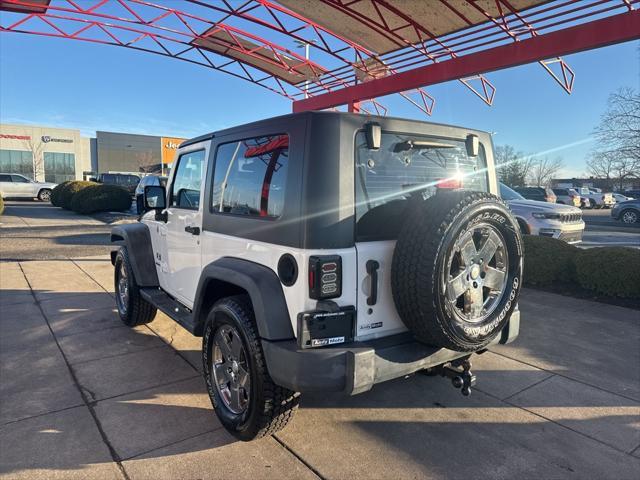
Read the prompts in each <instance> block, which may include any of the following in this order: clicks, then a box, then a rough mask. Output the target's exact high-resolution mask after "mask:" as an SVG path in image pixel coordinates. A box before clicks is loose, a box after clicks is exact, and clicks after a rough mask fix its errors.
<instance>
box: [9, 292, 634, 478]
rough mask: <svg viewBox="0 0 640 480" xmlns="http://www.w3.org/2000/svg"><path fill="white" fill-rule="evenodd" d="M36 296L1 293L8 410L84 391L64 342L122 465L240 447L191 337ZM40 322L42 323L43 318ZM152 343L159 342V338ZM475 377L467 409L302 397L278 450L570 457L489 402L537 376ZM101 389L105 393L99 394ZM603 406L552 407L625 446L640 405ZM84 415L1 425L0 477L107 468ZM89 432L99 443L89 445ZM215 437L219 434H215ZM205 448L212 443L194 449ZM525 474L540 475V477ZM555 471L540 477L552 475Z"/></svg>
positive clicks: (416, 390)
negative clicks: (505, 387) (494, 388)
mask: <svg viewBox="0 0 640 480" xmlns="http://www.w3.org/2000/svg"><path fill="white" fill-rule="evenodd" d="M34 293H35V296H36V298H38V300H39V305H37V306H38V308H37V309H33V308H31V307H29V308H27V307H25V305H26V304H33V298H27V295H25V291H24V290H6V289H5V290H3V291H2V299H1V300H2V301H1V302H0V305H1V310H2V314H1V315H0V332H1V333H2V335H0V338H1V340H0V341H1V342H2V343H0V359H2V362H0V363H1V365H2V377H3V382H2V388H1V390H0V392H1V397H2V398H0V405H8V404H12V403H16V402H23V401H25V400H24V399H25V398H27V397H31V398H32V399H33V398H36V399H39V398H49V397H51V396H52V395H53V396H55V395H57V394H58V392H59V391H58V390H56V388H54V386H52V383H51V382H49V383H47V381H46V378H47V377H50V378H53V379H54V380H55V384H56V385H59V384H61V383H64V382H67V383H68V386H69V388H71V387H73V388H75V386H73V385H72V383H73V382H71V381H70V380H69V379H66V380H62V379H61V378H62V377H61V375H62V373H61V372H64V371H65V370H66V369H67V365H65V362H64V361H61V356H60V354H59V352H58V351H57V347H56V344H57V345H59V348H60V349H61V350H62V352H63V353H64V355H65V357H66V361H67V362H68V363H69V364H70V369H71V371H72V373H73V379H74V381H75V382H77V383H78V385H79V387H80V388H81V389H82V390H83V392H84V394H85V396H86V398H87V399H88V401H89V406H90V408H91V409H92V411H93V412H94V414H95V417H96V418H97V420H98V421H99V422H100V426H101V429H102V430H103V432H104V436H105V440H106V441H107V442H108V444H109V446H110V447H111V448H113V450H114V451H115V452H116V454H117V455H118V456H119V458H120V459H122V460H126V459H130V458H133V459H135V458H139V457H140V456H144V458H151V459H153V458H158V459H159V458H164V457H173V456H178V455H181V454H186V453H193V452H200V451H211V455H212V456H213V455H215V454H216V451H218V450H219V449H224V448H226V447H227V446H229V445H231V444H235V443H236V442H235V440H234V439H233V437H231V436H230V435H228V434H226V433H224V432H222V430H221V428H222V427H221V425H220V423H219V422H218V420H217V419H216V417H215V414H214V412H213V409H212V408H211V405H210V403H209V399H208V395H207V393H206V389H205V384H204V381H203V379H202V378H201V376H199V373H198V371H197V366H195V365H194V364H193V360H192V359H193V358H198V357H199V355H200V353H199V339H196V338H191V340H189V338H190V337H189V336H188V335H189V334H188V333H186V332H185V331H184V330H182V329H181V327H179V326H177V325H176V324H175V323H174V322H172V321H171V320H170V319H168V318H167V317H166V316H164V315H162V314H158V315H157V317H156V318H155V320H154V321H153V322H152V323H151V324H150V325H149V327H150V328H147V327H136V328H134V329H130V328H128V327H125V326H122V325H121V324H120V323H119V319H118V318H117V314H116V313H115V311H114V308H113V307H114V304H113V298H112V297H111V296H109V295H107V294H106V293H83V292H76V291H66V292H57V291H51V290H37V291H35V292H34ZM40 310H41V311H42V312H43V313H44V315H45V316H46V322H45V321H44V319H41V318H40V319H39V318H37V316H38V315H40V313H39V312H40ZM49 327H50V328H51V330H52V331H53V335H52V334H51V331H50V330H49ZM156 333H157V334H158V335H160V337H161V338H162V340H163V342H160V341H159V340H158V339H157V338H154V337H155V336H156ZM550 340H551V339H550ZM169 351H170V352H172V353H171V354H169V353H168V352H169ZM190 360H191V361H190ZM179 363H180V364H183V365H182V367H181V368H182V370H181V371H179V372H178V373H175V372H176V364H179ZM27 368H28V369H29V371H32V372H33V374H32V376H34V378H35V380H34V381H30V382H28V383H24V382H21V381H20V380H19V379H21V378H24V377H25V373H26V369H27ZM182 372H186V373H182ZM478 374H479V389H480V390H481V392H474V393H473V394H472V396H471V397H468V398H467V397H462V396H461V395H460V393H459V390H456V389H454V388H452V387H451V385H450V383H449V382H448V381H447V380H445V379H442V378H440V377H428V376H424V375H414V376H410V377H408V378H402V379H397V380H393V381H390V382H387V383H384V384H380V385H377V386H375V387H374V388H373V389H372V390H371V391H370V392H366V393H363V394H361V395H357V396H353V397H348V396H343V395H339V394H325V393H319V394H309V395H304V396H303V400H302V404H301V408H300V412H299V413H298V417H297V418H294V420H293V422H294V423H293V425H292V426H290V427H289V428H288V429H287V430H285V431H284V432H283V434H282V436H281V438H283V439H285V440H284V441H286V442H287V443H292V444H299V445H302V446H304V445H307V444H308V443H309V442H312V443H313V442H319V443H323V444H325V445H324V446H323V449H325V450H326V451H327V455H328V458H339V457H340V456H341V455H342V454H343V453H344V449H345V443H344V442H343V441H341V440H340V441H339V440H336V441H335V443H331V440H332V439H333V438H336V439H340V438H349V436H350V435H354V433H353V432H357V433H356V435H358V436H363V438H366V439H369V440H371V439H375V441H376V442H378V445H380V444H382V445H385V448H388V449H390V450H391V451H396V452H402V454H403V455H405V456H407V457H408V458H411V459H412V462H413V463H416V464H418V465H422V466H423V467H424V469H425V471H427V470H428V469H430V468H446V467H447V464H446V462H445V461H444V460H443V458H444V454H443V452H447V451H450V452H453V451H456V450H459V448H460V445H461V442H462V439H465V441H464V442H463V443H464V444H465V445H466V446H467V447H465V448H470V449H473V450H475V451H477V452H479V453H481V454H482V455H483V456H481V457H478V456H474V458H476V460H474V462H475V463H474V464H472V463H465V461H464V460H460V459H459V458H458V460H457V462H458V463H459V465H458V466H457V467H456V469H454V470H453V471H447V472H448V473H447V476H448V477H449V478H456V477H462V476H463V475H462V474H463V473H464V474H466V475H467V478H469V477H468V475H472V471H473V468H475V469H476V470H475V471H476V474H477V472H491V468H495V463H494V460H493V458H494V456H495V454H496V452H497V451H498V449H505V451H507V452H508V451H512V453H514V455H516V454H517V455H520V459H519V460H518V459H517V458H515V456H514V458H513V459H511V460H507V459H506V457H507V455H506V454H500V456H501V459H502V460H501V461H503V462H506V464H508V465H510V467H509V468H508V469H507V471H510V472H511V473H512V474H513V476H517V474H518V473H522V472H523V471H525V465H526V463H523V462H525V461H526V462H528V461H529V460H530V461H531V462H532V463H531V464H530V465H533V466H535V465H538V464H540V462H541V460H540V458H537V457H535V456H536V455H538V454H537V453H536V452H535V451H532V452H529V450H527V449H523V448H522V447H521V445H523V444H530V443H531V440H530V439H531V438H534V439H537V440H536V441H542V442H544V441H545V439H547V440H549V441H550V442H551V444H553V445H555V446H558V447H561V446H565V447H567V445H565V443H563V442H567V441H568V440H566V439H565V440H562V441H560V440H558V442H559V443H558V442H556V443H555V444H554V442H555V440H553V441H552V439H553V438H555V437H554V436H555V435H558V429H560V430H561V428H560V427H558V426H557V425H555V423H554V424H553V425H552V424H551V422H549V421H546V420H544V419H542V418H540V417H535V416H534V415H531V414H529V413H526V412H522V413H521V414H518V415H514V414H513V410H514V409H517V407H515V406H514V405H513V404H512V403H508V402H503V401H501V400H500V399H499V398H497V396H495V395H494V396H492V392H490V391H485V392H484V393H482V382H483V378H484V379H486V380H487V384H496V383H505V384H509V383H512V382H515V381H516V380H517V381H518V382H523V383H524V384H526V385H534V384H536V383H537V382H538V381H539V380H540V378H539V376H536V375H539V374H538V373H537V372H534V371H531V370H530V369H522V370H518V369H510V370H500V369H498V370H489V371H480V372H478ZM528 377H530V378H528ZM534 377H535V378H534ZM149 378H152V381H149ZM96 385H97V386H98V389H96ZM109 385H113V386H114V387H113V388H114V391H110V390H109V388H111V387H109ZM125 387H126V388H125ZM123 389H124V391H123ZM96 390H98V391H100V390H101V391H102V394H96V393H95V392H96ZM25 392H26V394H25ZM87 392H94V394H93V395H91V394H87ZM604 402H605V403H603V401H602V400H600V401H598V402H597V403H592V402H591V401H590V400H589V398H587V397H585V398H579V399H573V400H572V401H571V402H567V401H566V400H563V399H562V398H558V399H546V400H545V402H544V405H542V406H544V407H545V408H551V409H557V410H560V411H562V410H563V409H569V408H570V409H571V412H572V413H571V414H570V415H568V416H567V418H566V419H564V420H563V424H566V426H567V428H569V429H571V430H574V431H578V432H592V431H597V430H598V429H600V428H602V425H606V424H607V423H609V422H615V425H616V426H618V428H620V429H621V430H622V433H621V435H630V434H631V433H630V432H632V431H636V432H637V430H635V428H636V427H635V426H634V424H635V423H636V422H637V418H638V415H637V413H633V414H632V413H629V412H630V409H632V408H637V407H638V402H634V401H632V400H629V399H618V400H617V401H616V402H615V403H611V404H607V403H606V399H605V400H604ZM75 405H82V403H81V402H75V403H73V402H72V405H70V406H69V407H65V408H64V409H62V410H61V409H60V408H59V407H58V408H49V410H46V409H45V410H44V411H40V412H38V414H37V415H32V416H30V418H26V419H17V418H16V419H14V420H13V421H11V422H10V423H5V424H4V425H2V426H0V444H1V445H2V446H1V448H0V451H1V453H0V458H1V459H2V461H1V462H0V473H2V474H16V473H18V472H22V473H24V472H30V471H34V472H35V471H36V470H60V471H65V470H80V469H83V468H86V466H87V465H90V464H91V465H93V464H103V463H108V462H110V461H111V460H112V458H111V455H110V454H109V452H108V450H107V449H106V448H104V445H103V444H102V441H101V439H100V436H99V435H98V433H97V429H96V426H95V423H94V422H93V419H92V418H91V417H90V416H89V415H88V414H87V412H86V411H84V408H85V407H82V406H79V407H78V406H75ZM45 406H46V405H45ZM72 406H73V407H74V408H71V407H72ZM537 406H539V405H536V404H535V403H533V404H532V403H530V402H529V403H527V402H525V405H524V407H525V408H526V409H527V410H532V409H534V408H535V407H537ZM613 409H618V410H613ZM500 411H504V412H505V413H500ZM518 411H519V410H518ZM594 412H595V413H594ZM3 418H4V417H3ZM550 428H551V430H552V431H551V433H549V431H548V430H549V429H550ZM89 431H92V432H93V434H92V435H89V436H88V434H87V432H89ZM214 431H215V432H218V433H217V434H215V435H207V432H214ZM323 435H326V436H324V437H323ZM195 437H198V438H202V440H201V441H189V439H193V438H195ZM562 438H564V437H562ZM571 438H574V437H571ZM575 439H576V440H575V441H576V445H577V446H583V447H584V442H585V441H586V440H584V437H580V436H575ZM518 445H520V447H518V448H516V447H515V446H518ZM246 448H250V446H247V447H246ZM348 448H349V451H350V454H349V455H350V458H352V459H353V458H355V459H360V460H359V461H364V460H363V459H366V458H369V457H368V456H370V455H371V454H372V451H370V450H369V449H368V447H367V444H366V442H363V444H362V445H359V444H357V443H356V444H350V445H348ZM549 448H550V447H548V448H547V447H545V446H541V447H540V449H541V451H542V452H543V454H544V455H543V457H549V456H552V454H551V453H550V451H549ZM567 448H568V447H567ZM574 450H575V449H572V450H571V453H570V454H569V453H566V454H561V455H560V457H562V455H566V456H569V455H573V454H574V453H575V455H576V457H575V458H578V459H582V460H583V461H584V462H585V463H584V465H589V463H593V462H594V461H595V460H597V459H598V458H599V457H598V456H596V457H594V458H595V460H593V459H592V460H589V458H588V454H587V453H580V452H574ZM41 452H47V453H46V454H41ZM523 452H524V453H523ZM527 452H528V453H527ZM522 455H525V457H524V458H523V457H522ZM216 458H220V457H216ZM477 458H485V459H486V464H485V463H482V462H481V464H478V461H477ZM575 458H573V459H571V460H570V461H568V462H564V463H563V462H560V461H558V463H560V467H558V468H563V467H562V466H563V465H564V466H568V468H572V469H574V468H575V462H576V460H575ZM469 462H471V461H469ZM536 462H537V463H536ZM543 463H544V462H543ZM449 465H450V464H449ZM554 468H555V467H554ZM582 468H584V467H582ZM509 469H511V470H509ZM526 471H527V472H528V473H531V472H534V473H535V472H536V469H535V468H533V467H532V469H531V470H526ZM550 472H552V471H550V470H548V469H542V467H541V470H540V473H541V474H544V475H542V476H543V477H544V476H548V475H549V474H550ZM558 472H560V470H558ZM566 472H567V470H566V469H565V473H566ZM449 474H450V475H449ZM400 476H402V475H400ZM472 476H473V475H472ZM534 476H535V475H534ZM503 478H509V475H506V476H503ZM619 478H621V477H619Z"/></svg>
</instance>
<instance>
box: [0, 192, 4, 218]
mask: <svg viewBox="0 0 640 480" xmlns="http://www.w3.org/2000/svg"><path fill="white" fill-rule="evenodd" d="M3 213H4V200H3V199H2V195H0V215H2V214H3Z"/></svg>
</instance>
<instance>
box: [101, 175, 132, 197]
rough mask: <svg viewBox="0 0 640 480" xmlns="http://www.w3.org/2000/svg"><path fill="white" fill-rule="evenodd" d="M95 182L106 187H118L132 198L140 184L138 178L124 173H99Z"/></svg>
mask: <svg viewBox="0 0 640 480" xmlns="http://www.w3.org/2000/svg"><path fill="white" fill-rule="evenodd" d="M96 182H98V183H104V184H107V185H118V186H119V187H122V188H124V189H126V190H127V191H128V192H129V193H130V194H131V196H133V195H134V194H135V192H136V187H137V186H138V183H140V177H139V176H137V175H130V174H126V173H101V174H100V175H98V178H96Z"/></svg>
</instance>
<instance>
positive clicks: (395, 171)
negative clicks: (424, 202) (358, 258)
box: [356, 132, 488, 241]
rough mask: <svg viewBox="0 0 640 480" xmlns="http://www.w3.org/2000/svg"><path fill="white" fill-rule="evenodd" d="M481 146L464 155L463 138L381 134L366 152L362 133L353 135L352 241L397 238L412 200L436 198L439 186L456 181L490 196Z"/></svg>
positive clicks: (366, 148) (482, 147)
mask: <svg viewBox="0 0 640 480" xmlns="http://www.w3.org/2000/svg"><path fill="white" fill-rule="evenodd" d="M486 168H487V164H486V159H485V150H484V146H483V145H482V144H480V152H479V155H478V156H477V157H470V156H468V155H467V150H466V147H465V141H464V140H463V139H452V138H451V139H450V138H435V137H427V136H422V135H413V134H402V133H391V132H383V133H382V143H381V147H380V148H379V149H378V150H369V148H368V146H367V141H366V138H365V133H364V132H359V133H358V134H357V135H356V220H357V223H356V237H357V239H358V240H359V241H373V240H393V239H396V238H397V235H398V233H399V230H400V227H401V226H402V221H403V220H404V212H405V209H406V208H407V206H408V205H409V203H410V202H412V201H419V200H421V199H423V198H427V197H430V196H432V195H434V194H435V193H436V192H437V190H438V183H439V182H440V181H444V182H447V183H450V182H451V181H452V179H453V180H455V182H456V183H458V182H459V183H460V184H461V186H462V188H465V189H468V190H478V191H482V192H486V191H488V181H487V171H486Z"/></svg>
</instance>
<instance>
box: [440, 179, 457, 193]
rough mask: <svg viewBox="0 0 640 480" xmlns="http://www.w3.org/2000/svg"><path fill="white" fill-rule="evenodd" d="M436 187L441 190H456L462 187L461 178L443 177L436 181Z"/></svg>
mask: <svg viewBox="0 0 640 480" xmlns="http://www.w3.org/2000/svg"><path fill="white" fill-rule="evenodd" d="M436 187H437V188H441V189H443V190H457V189H459V188H462V179H460V178H443V179H442V180H440V181H438V183H436Z"/></svg>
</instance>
